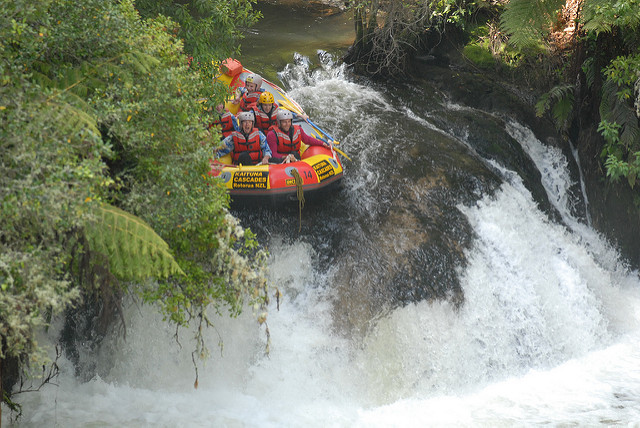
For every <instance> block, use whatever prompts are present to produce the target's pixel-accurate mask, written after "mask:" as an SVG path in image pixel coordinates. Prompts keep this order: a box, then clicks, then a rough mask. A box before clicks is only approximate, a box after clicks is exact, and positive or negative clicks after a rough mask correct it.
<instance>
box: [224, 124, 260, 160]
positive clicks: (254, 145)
mask: <svg viewBox="0 0 640 428" xmlns="http://www.w3.org/2000/svg"><path fill="white" fill-rule="evenodd" d="M231 135H233V153H232V155H231V157H232V158H233V163H235V164H237V163H238V158H239V157H240V154H242V153H243V152H249V156H251V160H252V161H254V162H256V163H257V162H259V161H260V160H261V159H262V157H263V156H262V149H261V148H260V131H259V130H258V128H253V129H252V130H251V133H250V134H249V136H248V137H245V135H244V134H243V133H242V132H238V131H233V132H232V133H231Z"/></svg>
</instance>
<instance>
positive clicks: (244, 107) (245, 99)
mask: <svg viewBox="0 0 640 428" xmlns="http://www.w3.org/2000/svg"><path fill="white" fill-rule="evenodd" d="M263 92H264V89H262V90H260V89H258V90H257V91H255V92H245V93H244V94H242V98H240V106H239V109H240V110H241V111H249V110H251V104H256V103H257V102H258V101H259V100H260V95H261V94H262V93H263Z"/></svg>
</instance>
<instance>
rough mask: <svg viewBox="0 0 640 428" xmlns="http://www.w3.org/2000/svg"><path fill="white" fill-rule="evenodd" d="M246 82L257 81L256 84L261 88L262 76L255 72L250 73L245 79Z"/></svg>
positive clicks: (257, 87)
mask: <svg viewBox="0 0 640 428" xmlns="http://www.w3.org/2000/svg"><path fill="white" fill-rule="evenodd" d="M244 83H245V84H247V83H255V84H256V89H259V88H260V86H262V77H260V76H259V75H257V74H255V73H251V74H249V75H248V76H247V77H246V79H244Z"/></svg>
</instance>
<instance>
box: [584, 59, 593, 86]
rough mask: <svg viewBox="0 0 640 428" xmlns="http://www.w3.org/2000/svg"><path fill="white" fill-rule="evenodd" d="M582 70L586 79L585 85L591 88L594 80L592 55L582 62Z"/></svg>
mask: <svg viewBox="0 0 640 428" xmlns="http://www.w3.org/2000/svg"><path fill="white" fill-rule="evenodd" d="M581 68H582V72H583V73H584V77H585V79H586V81H587V87H589V88H591V87H592V86H593V84H594V83H595V81H596V60H595V58H594V57H592V56H591V57H589V58H587V59H586V60H585V61H584V62H583V63H582V67H581Z"/></svg>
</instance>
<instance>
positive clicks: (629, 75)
mask: <svg viewBox="0 0 640 428" xmlns="http://www.w3.org/2000/svg"><path fill="white" fill-rule="evenodd" d="M349 7H350V9H351V10H352V12H353V15H354V24H355V33H356V41H355V43H354V46H353V48H352V49H351V51H350V52H349V54H348V55H347V57H346V60H347V61H348V62H351V63H355V65H356V69H357V70H359V71H360V72H365V73H369V74H372V75H390V74H391V75H392V74H395V73H402V72H404V71H405V70H406V69H407V68H408V66H409V64H410V62H411V59H412V57H414V56H416V55H419V54H420V53H421V50H428V49H430V48H431V47H434V46H437V45H438V44H439V43H441V40H442V39H443V37H445V36H446V33H451V34H457V35H458V36H456V37H458V38H459V39H466V40H467V42H466V46H465V47H464V48H463V54H464V56H465V58H467V59H468V60H470V61H471V62H472V63H474V64H475V65H476V66H478V67H480V68H488V67H492V66H493V67H494V68H495V69H496V70H500V69H502V70H505V71H507V73H511V75H512V76H518V78H519V79H520V80H521V81H522V80H524V81H525V82H527V83H528V84H529V86H530V87H536V88H545V87H546V89H547V90H548V92H547V93H546V94H545V95H543V96H542V97H541V98H540V102H539V103H538V105H537V106H536V108H537V111H538V113H539V114H540V115H542V114H545V113H546V112H547V111H551V115H552V117H553V119H554V120H555V121H556V123H557V125H558V128H559V129H561V130H563V131H565V132H566V131H568V129H569V128H570V127H571V124H572V122H575V120H576V118H577V116H578V115H580V114H583V115H584V114H588V112H589V111H590V110H593V109H591V107H590V105H593V104H595V105H597V106H599V117H598V118H596V119H595V120H596V122H599V127H598V131H599V132H600V133H601V135H602V137H603V139H604V141H603V145H602V152H601V153H602V160H603V164H604V167H605V169H606V174H607V176H608V177H609V178H610V179H611V180H613V181H617V180H619V179H621V178H624V179H626V180H627V182H628V183H629V185H630V186H631V187H632V188H635V185H636V184H637V182H638V180H639V179H640V122H639V118H640V0H616V1H610V0H444V1H433V0H412V1H403V2H395V1H389V0H357V1H351V2H349ZM460 34H462V37H460V36H459V35H460ZM500 64H503V65H505V66H506V67H500ZM521 83H522V82H521ZM578 92H579V95H580V99H579V100H578V99H576V98H577V93H578ZM576 106H578V107H579V108H580V109H581V110H578V108H576ZM588 120H593V118H588Z"/></svg>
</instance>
